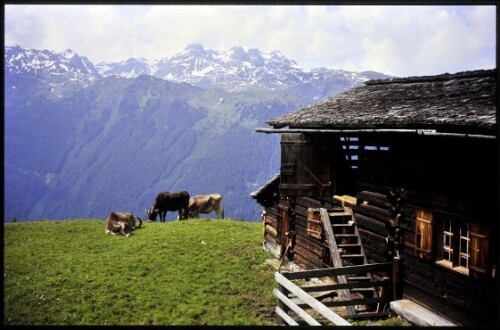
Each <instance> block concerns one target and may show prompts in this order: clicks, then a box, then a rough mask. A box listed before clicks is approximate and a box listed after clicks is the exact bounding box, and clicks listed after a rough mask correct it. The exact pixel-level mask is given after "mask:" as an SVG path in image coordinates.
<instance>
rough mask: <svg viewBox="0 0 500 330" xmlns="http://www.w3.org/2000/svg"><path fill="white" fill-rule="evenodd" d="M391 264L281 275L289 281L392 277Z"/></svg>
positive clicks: (303, 271) (323, 269) (324, 269)
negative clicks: (381, 274) (371, 275)
mask: <svg viewBox="0 0 500 330" xmlns="http://www.w3.org/2000/svg"><path fill="white" fill-rule="evenodd" d="M392 266H393V263H392V262H384V263H379V264H367V265H358V266H346V267H342V268H321V269H313V270H302V271H297V272H293V273H283V274H282V275H283V276H284V277H286V278H287V279H289V280H296V279H301V278H302V279H303V278H314V277H327V276H338V275H354V274H359V273H373V272H387V273H389V274H391V275H392Z"/></svg>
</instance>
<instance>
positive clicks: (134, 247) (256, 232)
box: [4, 220, 276, 325]
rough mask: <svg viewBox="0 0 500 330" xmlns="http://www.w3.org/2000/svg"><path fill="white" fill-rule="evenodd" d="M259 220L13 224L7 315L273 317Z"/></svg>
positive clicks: (195, 319)
mask: <svg viewBox="0 0 500 330" xmlns="http://www.w3.org/2000/svg"><path fill="white" fill-rule="evenodd" d="M261 226H262V225H261V224H260V223H250V222H237V221H231V220H189V221H181V222H171V223H149V222H145V223H144V224H143V228H141V229H138V230H136V231H135V232H134V234H133V235H132V236H131V237H129V238H124V237H123V236H111V235H106V234H104V221H102V220H101V221H95V220H79V221H57V222H55V221H50V222H49V221H41V222H34V223H8V224H5V225H4V324H35V325H108V324H109V325H267V324H274V322H275V320H276V319H275V317H274V316H273V310H274V306H275V304H276V301H275V298H274V297H273V296H272V289H273V287H274V286H275V284H274V280H273V272H274V270H273V269H272V268H271V267H270V266H268V265H267V264H266V263H265V259H266V258H269V256H270V255H269V254H267V253H266V252H265V251H263V249H262V248H261V235H262V227H261Z"/></svg>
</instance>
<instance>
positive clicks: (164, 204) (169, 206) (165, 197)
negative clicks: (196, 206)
mask: <svg viewBox="0 0 500 330" xmlns="http://www.w3.org/2000/svg"><path fill="white" fill-rule="evenodd" d="M188 206H189V193H188V192H187V191H179V192H167V191H166V192H161V193H158V195H157V196H156V199H155V202H154V204H153V206H151V208H150V209H148V210H146V214H147V215H148V218H149V220H156V216H157V215H158V214H159V215H160V222H165V218H166V216H167V211H179V216H178V219H187V218H188V215H189V213H188Z"/></svg>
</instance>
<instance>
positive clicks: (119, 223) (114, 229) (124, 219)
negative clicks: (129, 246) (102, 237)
mask: <svg viewBox="0 0 500 330" xmlns="http://www.w3.org/2000/svg"><path fill="white" fill-rule="evenodd" d="M135 219H137V220H139V226H137V227H136V220H135ZM141 225H142V220H141V218H139V217H136V216H134V215H133V214H132V213H128V212H111V213H110V214H109V215H108V217H107V218H106V228H105V229H104V232H105V233H106V234H112V235H116V234H117V233H120V234H122V235H123V236H125V237H129V236H130V235H131V234H132V230H134V229H136V228H139V227H140V226H141Z"/></svg>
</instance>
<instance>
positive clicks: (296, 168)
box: [252, 69, 499, 326]
mask: <svg viewBox="0 0 500 330" xmlns="http://www.w3.org/2000/svg"><path fill="white" fill-rule="evenodd" d="M496 79H497V71H496V69H493V70H478V71H467V72H460V73H456V74H442V75H437V76H423V77H409V78H393V79H388V80H372V81H368V82H366V83H365V84H364V86H361V87H356V88H353V89H351V90H348V91H346V92H344V93H342V94H339V95H337V96H334V97H332V98H330V99H327V100H326V101H323V102H321V103H318V104H315V105H312V106H309V107H307V108H304V109H300V110H298V111H296V112H293V113H291V114H287V115H283V116H280V117H278V118H274V119H271V120H268V121H267V123H268V124H269V125H270V126H272V127H271V128H257V129H256V131H257V132H263V133H269V134H272V133H277V134H281V168H280V173H278V174H277V175H276V176H275V177H274V178H272V179H271V180H270V181H269V182H267V183H266V184H265V185H264V186H263V187H261V188H260V189H259V190H257V191H255V192H254V193H252V197H253V198H255V199H256V201H257V202H258V203H260V204H261V205H262V206H263V208H264V210H263V222H264V237H263V239H264V244H265V246H266V247H267V248H268V249H269V250H271V251H273V253H275V255H276V256H277V257H279V258H281V257H285V258H288V259H289V260H291V261H294V262H295V263H296V264H298V265H300V266H302V267H304V268H309V269H312V268H322V267H331V266H332V262H331V259H332V258H331V256H330V251H329V247H328V244H326V242H325V235H324V233H323V231H324V228H322V226H321V222H318V212H319V209H320V208H326V209H332V208H339V207H343V206H345V207H349V208H350V209H352V212H353V214H354V218H355V222H356V225H357V226H358V228H359V235H360V237H361V240H362V242H363V246H364V249H365V251H366V255H367V258H368V261H369V262H370V263H380V262H385V261H390V260H392V258H393V257H394V256H398V258H401V260H402V261H403V265H404V267H403V270H404V272H403V288H402V290H403V292H402V295H403V297H404V298H405V299H410V300H413V301H415V302H417V303H419V304H421V305H423V306H425V307H427V308H428V309H431V310H433V311H435V312H437V313H439V314H441V315H443V316H444V317H446V318H448V319H449V320H452V321H453V322H454V323H456V324H458V325H474V326H477V325H481V326H483V325H484V326H488V325H494V324H495V323H496V321H497V319H496V311H497V307H498V305H497V299H496V298H497V297H496V296H497V293H498V288H497V284H496V278H497V276H496V264H497V262H496V261H497V252H496V251H497V248H498V246H497V240H498V237H497V235H498V230H497V229H498V227H497V221H498V213H497V208H498V202H499V199H498V194H497V193H498V190H497V184H498V168H499V167H498V165H497V150H498V146H497V139H496V135H497V134H496V133H497V131H496V130H497V126H496Z"/></svg>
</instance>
